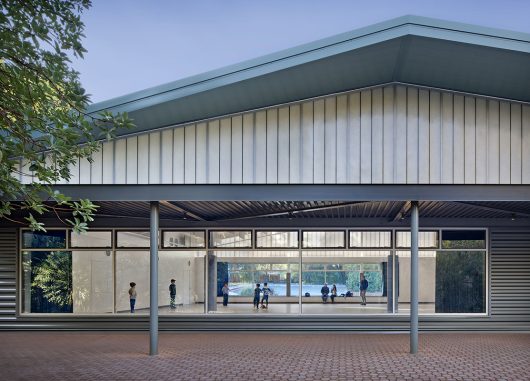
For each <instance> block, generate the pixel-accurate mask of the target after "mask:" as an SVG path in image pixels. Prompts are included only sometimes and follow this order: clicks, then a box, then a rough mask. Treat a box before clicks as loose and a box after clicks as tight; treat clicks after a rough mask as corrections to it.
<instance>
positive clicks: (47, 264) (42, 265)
mask: <svg viewBox="0 0 530 381" xmlns="http://www.w3.org/2000/svg"><path fill="white" fill-rule="evenodd" d="M22 271H23V275H22V276H23V312H32V313H61V312H62V313H72V312H73V303H72V295H73V292H72V253H71V252H69V251H24V252H23V253H22Z"/></svg>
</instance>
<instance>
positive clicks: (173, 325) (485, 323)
mask: <svg viewBox="0 0 530 381" xmlns="http://www.w3.org/2000/svg"><path fill="white" fill-rule="evenodd" d="M0 245H1V246H0V258H1V260H2V272H0V275H1V277H2V278H0V279H1V280H0V281H1V282H2V283H1V285H2V286H1V296H2V300H3V302H4V301H5V304H3V305H2V307H1V308H0V311H1V316H2V319H1V320H0V329H82V330H86V329H89V330H90V329H92V330H105V329H111V330H147V329H148V327H149V324H148V318H147V317H139V316H135V317H130V316H112V317H110V316H109V317H105V316H94V317H86V316H85V317H69V316H64V315H63V316H48V317H42V316H31V317H19V318H18V319H16V320H15V318H14V316H15V315H14V309H15V307H14V305H15V303H14V300H15V294H16V293H15V260H16V252H17V251H16V232H15V231H14V230H0ZM490 287H491V291H490V297H491V303H490V310H491V316H486V317H485V316H480V317H474V316H469V315H468V316H429V317H420V329H421V330H433V331H443V330H469V331H530V227H528V228H509V229H508V228H491V229H490ZM408 328H409V326H408V319H407V317H406V316H379V317H377V318H374V317H370V316H368V317H367V316H344V315H342V316H336V315H335V316H333V315H330V316H324V317H322V316H310V315H306V316H266V317H264V316H226V315H225V316H222V315H215V316H211V315H210V316H206V315H203V316H171V317H168V316H162V317H160V329H161V330H276V331H279V330H286V331H298V330H323V331H325V330H330V331H339V330H346V331H362V330H374V331H375V330H377V331H395V330H403V331H405V330H408Z"/></svg>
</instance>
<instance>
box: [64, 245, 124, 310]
mask: <svg viewBox="0 0 530 381" xmlns="http://www.w3.org/2000/svg"><path fill="white" fill-rule="evenodd" d="M112 262H113V261H112V251H110V250H100V251H75V250H74V251H72V301H73V312H74V313H75V314H104V313H112V312H113V306H114V276H113V270H112Z"/></svg>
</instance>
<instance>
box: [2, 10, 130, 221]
mask: <svg viewBox="0 0 530 381" xmlns="http://www.w3.org/2000/svg"><path fill="white" fill-rule="evenodd" d="M90 6H91V2H90V1H89V0H32V1H20V0H0V218H6V219H10V220H12V221H13V217H12V213H11V212H12V211H13V209H16V208H17V209H20V210H21V211H22V213H23V214H26V217H24V218H23V221H17V222H21V223H24V224H26V225H29V227H30V228H31V229H34V230H44V225H42V224H39V223H38V222H37V220H36V218H35V216H38V215H42V214H43V213H45V212H49V211H52V210H53V211H55V212H57V209H56V207H57V206H60V209H59V210H61V211H63V212H65V211H66V212H68V213H71V214H72V218H70V219H65V220H64V221H63V222H64V223H65V224H66V225H69V226H70V227H72V228H73V229H74V230H75V231H84V230H86V229H87V227H88V225H87V224H88V223H89V222H91V221H92V219H93V215H94V212H95V210H96V206H95V205H93V204H92V203H91V202H90V201H89V200H80V201H79V202H77V203H75V202H72V201H71V200H70V199H69V198H68V197H66V196H64V195H62V194H60V193H57V192H54V190H53V184H55V183H57V182H59V181H60V180H63V179H66V180H68V179H69V178H70V169H69V168H70V166H71V165H72V164H74V163H75V162H76V161H77V160H78V159H79V158H88V159H89V160H90V158H91V155H92V154H93V153H95V152H96V151H97V150H98V149H99V147H100V143H99V141H98V140H101V139H112V138H113V137H114V136H115V133H116V130H117V129H119V128H130V127H132V122H131V120H130V119H129V118H128V116H127V114H125V113H124V114H112V113H111V112H108V111H104V112H102V113H100V114H99V115H88V114H86V113H85V110H86V108H87V106H88V104H89V96H88V95H87V94H86V93H85V90H84V89H83V87H82V86H81V83H80V81H79V73H78V72H76V71H75V70H73V69H72V68H71V60H70V57H71V56H73V57H80V58H82V57H83V54H84V53H85V52H86V50H85V49H84V48H83V45H82V41H81V40H82V38H83V37H84V35H83V31H84V24H83V22H82V21H81V14H82V13H83V12H84V11H86V10H87V9H88V8H89V7H90ZM79 142H83V144H79ZM20 175H22V176H33V181H34V182H33V184H32V185H31V186H26V185H24V184H22V183H21V181H20V180H19V176H20ZM8 200H21V203H10V202H8ZM45 201H51V202H52V203H45ZM51 205H54V206H51ZM57 215H58V214H57ZM37 218H38V217H37Z"/></svg>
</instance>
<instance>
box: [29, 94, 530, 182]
mask: <svg viewBox="0 0 530 381" xmlns="http://www.w3.org/2000/svg"><path fill="white" fill-rule="evenodd" d="M93 159H94V161H93V163H89V162H88V161H87V160H82V161H81V162H80V163H77V164H76V165H75V166H72V178H71V181H70V182H71V183H73V184H167V183H169V184H171V183H173V184H242V183H251V184H294V183H304V184H305V183H309V184H324V183H326V184H328V183H329V184H381V183H385V184H530V105H527V104H524V105H522V104H520V103H510V102H505V101H498V100H494V99H487V98H481V97H477V96H464V95H461V94H453V93H451V92H441V91H436V90H428V89H422V88H417V87H412V86H408V87H407V86H400V85H396V86H387V87H379V88H373V89H367V90H363V91H352V92H349V93H347V94H342V95H338V96H329V97H326V98H321V99H317V100H312V101H307V102H302V103H295V104H292V105H287V106H282V107H271V108H269V109H266V110H261V111H257V112H249V113H245V114H242V115H236V116H232V117H227V118H221V119H217V120H213V121H209V122H203V123H196V124H190V125H187V126H179V127H176V128H169V129H166V130H163V131H158V132H153V133H149V134H143V135H139V136H134V137H129V138H122V139H118V140H116V141H113V142H107V143H104V144H103V145H102V149H101V150H100V152H99V153H98V154H96V155H95V156H94V158H93ZM23 181H25V182H29V181H31V177H26V178H24V179H23Z"/></svg>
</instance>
